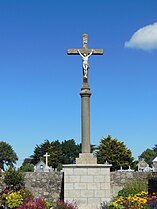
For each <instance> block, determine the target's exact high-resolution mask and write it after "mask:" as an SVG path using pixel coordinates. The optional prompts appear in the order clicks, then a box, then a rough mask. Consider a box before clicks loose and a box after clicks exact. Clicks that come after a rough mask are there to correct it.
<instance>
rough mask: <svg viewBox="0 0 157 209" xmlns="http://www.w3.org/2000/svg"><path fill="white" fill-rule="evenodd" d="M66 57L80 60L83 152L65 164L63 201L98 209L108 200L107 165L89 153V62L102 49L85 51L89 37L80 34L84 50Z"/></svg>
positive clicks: (108, 168)
mask: <svg viewBox="0 0 157 209" xmlns="http://www.w3.org/2000/svg"><path fill="white" fill-rule="evenodd" d="M67 53H68V55H80V56H81V57H82V70H83V84H82V88H81V92H80V96H81V123H82V126H81V127H82V128H81V133H82V134H81V136H82V153H80V154H79V158H76V164H70V165H64V166H63V168H64V200H65V201H73V200H75V201H76V202H77V204H78V207H79V209H97V208H98V207H99V206H100V204H101V203H102V202H109V201H110V167H111V165H110V164H97V158H95V157H93V154H92V153H91V150H90V96H91V92H90V87H89V84H88V70H89V63H88V59H89V57H90V56H91V55H102V54H103V50H102V49H89V48H88V35H87V34H83V47H82V48H78V49H69V50H68V51H67Z"/></svg>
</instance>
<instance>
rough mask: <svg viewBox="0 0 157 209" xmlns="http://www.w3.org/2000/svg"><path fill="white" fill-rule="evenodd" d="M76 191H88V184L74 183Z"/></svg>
mask: <svg viewBox="0 0 157 209" xmlns="http://www.w3.org/2000/svg"><path fill="white" fill-rule="evenodd" d="M74 189H80V190H82V189H87V184H86V183H74Z"/></svg>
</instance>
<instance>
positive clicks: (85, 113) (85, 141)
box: [67, 34, 103, 153]
mask: <svg viewBox="0 0 157 209" xmlns="http://www.w3.org/2000/svg"><path fill="white" fill-rule="evenodd" d="M67 54H68V55H80V56H81V57H82V68H83V86H82V88H81V92H80V95H81V121H82V153H90V152H91V149H90V96H91V92H90V88H89V85H88V70H89V63H88V58H89V57H90V56H91V55H103V49H89V48H88V35H87V34H83V42H82V48H78V49H76V48H75V49H68V50H67Z"/></svg>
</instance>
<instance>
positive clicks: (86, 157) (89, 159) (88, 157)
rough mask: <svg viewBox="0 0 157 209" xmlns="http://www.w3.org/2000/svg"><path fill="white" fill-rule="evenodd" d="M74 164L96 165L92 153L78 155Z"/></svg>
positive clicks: (95, 159)
mask: <svg viewBox="0 0 157 209" xmlns="http://www.w3.org/2000/svg"><path fill="white" fill-rule="evenodd" d="M76 164H97V158H96V157H93V154H92V153H79V158H76Z"/></svg>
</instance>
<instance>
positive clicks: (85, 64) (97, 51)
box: [67, 34, 104, 83]
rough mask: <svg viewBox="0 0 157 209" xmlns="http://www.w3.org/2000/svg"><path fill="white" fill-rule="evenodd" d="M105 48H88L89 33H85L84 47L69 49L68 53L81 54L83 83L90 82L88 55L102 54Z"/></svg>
mask: <svg viewBox="0 0 157 209" xmlns="http://www.w3.org/2000/svg"><path fill="white" fill-rule="evenodd" d="M103 53H104V51H103V49H89V48H88V34H83V41H82V48H77V49H68V50H67V54H68V55H80V56H81V57H82V61H83V83H88V69H89V63H88V57H89V56H90V55H102V54H103Z"/></svg>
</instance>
